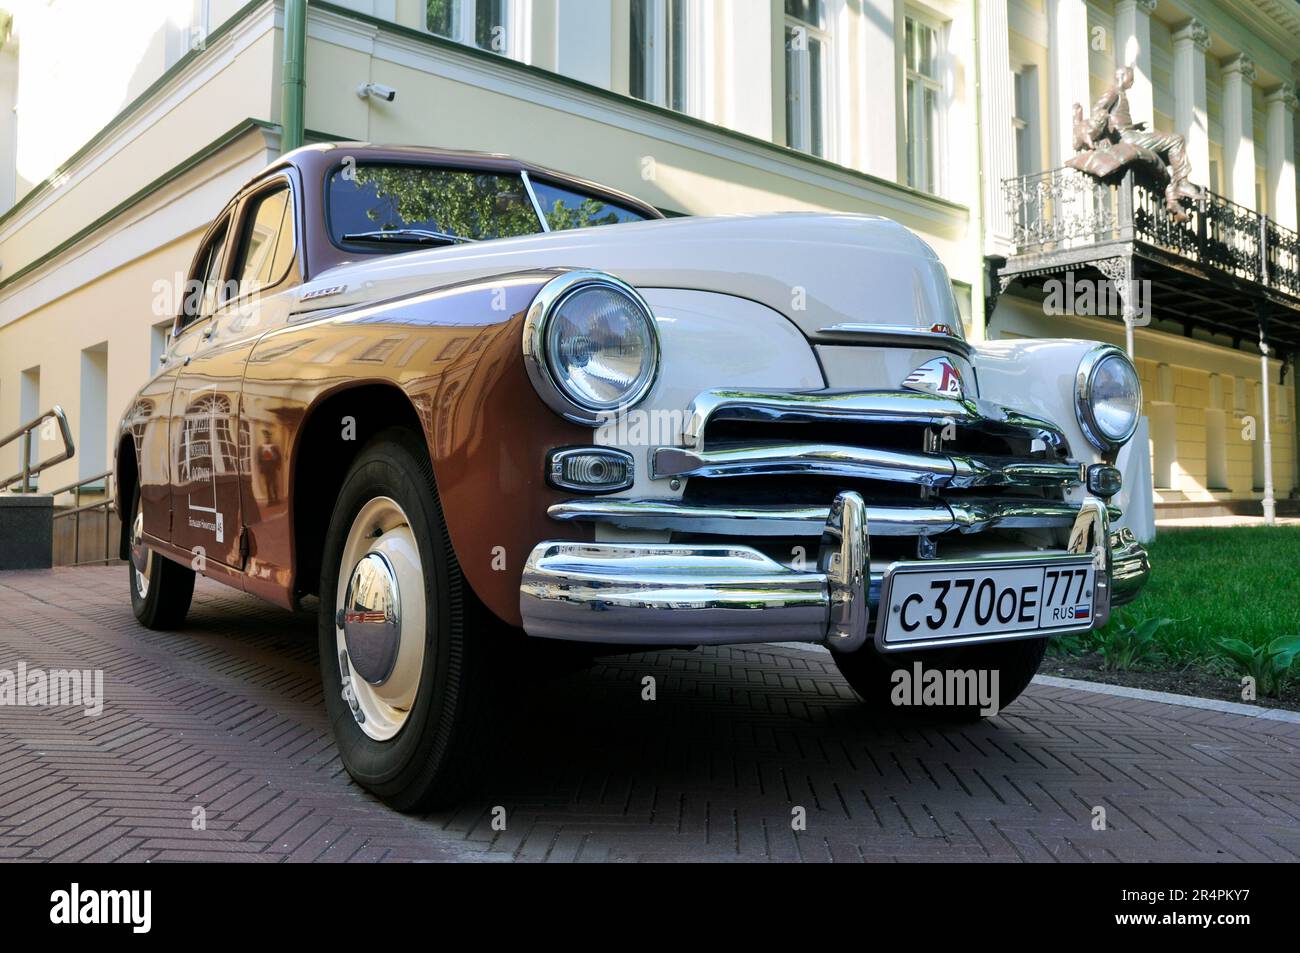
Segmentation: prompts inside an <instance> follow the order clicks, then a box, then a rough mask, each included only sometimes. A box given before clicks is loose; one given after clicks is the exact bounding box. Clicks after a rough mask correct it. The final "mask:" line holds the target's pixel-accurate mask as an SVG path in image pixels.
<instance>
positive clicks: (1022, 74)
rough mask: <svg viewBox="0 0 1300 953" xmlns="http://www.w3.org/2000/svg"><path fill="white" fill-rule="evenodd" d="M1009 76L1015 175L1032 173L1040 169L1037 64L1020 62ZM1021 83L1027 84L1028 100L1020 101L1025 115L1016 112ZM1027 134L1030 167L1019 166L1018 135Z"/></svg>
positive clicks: (1039, 113)
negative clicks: (1017, 92)
mask: <svg viewBox="0 0 1300 953" xmlns="http://www.w3.org/2000/svg"><path fill="white" fill-rule="evenodd" d="M1011 72H1012V76H1011V128H1012V135H1013V137H1014V141H1013V142H1012V148H1013V151H1014V152H1015V157H1016V175H1033V174H1034V173H1035V172H1041V171H1043V170H1042V143H1043V140H1042V123H1041V118H1040V117H1041V116H1042V109H1041V108H1040V107H1039V102H1038V64H1037V63H1021V64H1020V65H1019V66H1016V67H1015V68H1014V69H1012V71H1011ZM1022 83H1028V84H1029V102H1027V103H1021V105H1022V106H1025V107H1026V110H1025V112H1026V115H1023V116H1021V115H1019V114H1017V112H1016V88H1017V87H1019V86H1021V84H1022ZM1021 133H1027V134H1028V141H1029V151H1030V168H1021V162H1020V135H1021Z"/></svg>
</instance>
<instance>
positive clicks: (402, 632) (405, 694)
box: [320, 428, 486, 811]
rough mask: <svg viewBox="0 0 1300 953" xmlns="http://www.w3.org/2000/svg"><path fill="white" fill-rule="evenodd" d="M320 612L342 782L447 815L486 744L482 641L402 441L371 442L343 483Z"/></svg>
mask: <svg viewBox="0 0 1300 953" xmlns="http://www.w3.org/2000/svg"><path fill="white" fill-rule="evenodd" d="M320 602H321V610H320V662H321V675H322V681H323V684H324V690H325V703H326V707H327V709H328V712H329V718H330V723H331V725H332V726H333V730H334V737H335V739H336V741H337V743H338V747H339V752H340V755H341V756H342V759H343V764H344V766H345V767H346V768H347V770H348V773H349V774H351V775H352V777H353V779H355V780H356V781H357V782H358V783H359V784H361V785H362V786H363V787H366V788H368V789H369V790H371V791H373V792H374V793H375V794H376V795H378V796H379V797H380V798H382V799H383V800H384V801H386V802H387V803H388V804H389V805H391V806H392V807H395V808H397V809H398V810H403V811H415V810H430V809H433V808H435V807H439V806H442V805H446V804H449V803H451V802H453V801H454V800H455V799H456V798H457V797H458V796H459V795H460V793H461V792H462V791H463V790H464V788H465V786H466V784H467V782H468V780H469V776H468V775H469V764H470V760H471V756H472V755H473V754H474V753H475V744H476V741H477V740H478V739H479V738H480V736H481V735H482V712H483V711H484V710H485V709H486V700H485V698H484V697H483V696H484V688H483V681H484V679H483V672H484V670H485V668H486V661H485V659H484V657H483V656H484V652H485V649H486V647H485V645H484V644H483V643H484V642H485V641H486V640H485V639H484V638H483V632H482V627H481V626H480V625H479V624H478V621H479V620H480V619H481V618H482V613H481V610H479V608H478V603H477V601H476V600H475V599H474V596H473V594H472V593H471V592H470V590H469V587H468V586H467V585H466V583H465V582H464V580H463V578H462V576H461V572H460V567H459V565H458V563H457V562H456V556H455V553H454V552H453V551H452V547H451V543H450V540H449V538H448V536H447V529H446V525H445V523H444V521H443V516H442V510H441V507H440V505H439V503H438V496H437V488H436V486H435V484H434V479H433V470H432V468H431V466H430V464H429V460H428V454H427V453H426V452H425V449H424V447H423V444H422V442H421V441H420V440H419V438H418V437H415V436H414V435H413V434H411V433H410V432H409V431H406V430H402V429H400V428H398V429H392V430H388V431H385V432H383V433H381V434H379V435H377V436H376V437H375V438H374V439H373V440H372V441H370V442H369V443H368V444H367V445H366V447H365V448H363V449H362V451H361V453H360V454H359V455H358V456H357V458H356V460H355V462H354V463H353V464H352V467H351V469H350V470H349V471H348V474H347V476H346V477H345V478H344V480H343V486H342V488H341V489H340V491H339V495H338V499H337V501H336V503H335V506H334V512H333V515H332V516H331V518H330V523H329V528H328V530H327V532H326V537H325V551H324V555H323V560H322V570H321V585H320Z"/></svg>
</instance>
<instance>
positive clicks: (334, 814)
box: [0, 564, 1300, 861]
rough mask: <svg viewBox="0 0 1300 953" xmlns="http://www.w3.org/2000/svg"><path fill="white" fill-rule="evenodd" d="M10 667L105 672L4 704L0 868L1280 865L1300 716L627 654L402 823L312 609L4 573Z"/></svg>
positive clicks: (755, 652)
mask: <svg viewBox="0 0 1300 953" xmlns="http://www.w3.org/2000/svg"><path fill="white" fill-rule="evenodd" d="M19 661H23V662H25V663H26V664H27V666H28V667H29V668H33V667H40V668H45V669H53V668H100V669H103V670H104V678H105V695H106V701H105V705H104V711H103V714H102V715H100V716H99V717H97V718H87V717H85V716H84V715H82V713H81V712H80V710H79V709H68V708H13V707H0V859H4V858H22V859H59V860H82V859H90V860H117V859H121V860H135V861H141V860H155V861H158V860H182V859H184V860H188V859H204V860H259V861H278V860H284V859H291V860H334V861H343V860H510V859H516V860H529V861H534V860H552V861H554V860H591V861H601V860H765V859H767V860H799V859H802V860H817V861H821V860H853V861H858V860H932V859H933V860H947V861H960V860H989V859H992V860H1010V861H1016V860H1031V861H1053V860H1061V861H1079V860H1090V861H1091V860H1097V861H1114V860H1121V861H1141V860H1209V861H1218V860H1271V861H1286V860H1295V859H1297V857H1300V725H1296V724H1291V723H1285V722H1276V721H1266V720H1262V719H1253V718H1248V717H1243V716H1240V715H1234V714H1225V713H1221V712H1215V711H1202V710H1196V709H1192V708H1186V707H1181V706H1173V705H1165V704H1161V703H1156V702H1151V701H1142V700H1134V699H1128V698H1120V697H1111V696H1106V695H1098V694H1094V693H1090V692H1082V691H1077V690H1071V689H1064V688H1059V687H1046V686H1040V685H1035V686H1033V687H1031V688H1030V690H1029V691H1028V692H1027V693H1026V694H1025V696H1024V697H1023V698H1022V699H1021V700H1020V701H1018V702H1017V703H1016V704H1015V705H1013V706H1012V707H1010V708H1009V709H1007V710H1006V711H1005V712H1004V713H1003V714H1001V715H1000V716H998V717H997V718H994V719H992V720H990V721H987V722H984V723H981V724H978V725H974V726H964V727H956V728H954V727H936V726H929V727H909V726H907V725H905V724H902V723H894V722H884V723H882V722H880V721H878V720H876V719H874V718H873V717H871V716H870V715H869V714H868V713H867V712H865V711H864V710H863V709H862V708H861V707H860V706H859V705H858V704H857V703H856V702H855V700H854V698H853V695H852V693H851V692H850V691H849V688H848V686H847V685H846V684H845V683H844V681H843V680H842V679H841V678H840V677H839V675H838V674H837V673H836V672H835V670H834V667H833V666H831V665H830V664H829V660H828V659H826V658H825V657H824V656H821V655H818V654H814V653H810V652H807V651H800V650H797V649H789V648H783V647H768V646H764V647H757V648H717V649H709V650H702V651H696V652H659V653H655V654H650V655H638V656H623V657H619V658H617V659H615V660H613V661H609V662H605V663H602V664H601V665H599V666H598V667H596V668H594V669H592V670H590V671H589V672H583V673H579V674H577V675H573V676H569V677H566V678H564V679H560V680H558V681H555V682H551V683H549V684H546V685H544V687H542V688H540V689H539V690H538V691H537V692H536V695H535V697H531V698H528V699H526V700H523V701H521V702H520V703H519V704H520V710H518V711H511V712H506V713H503V717H502V725H501V737H500V739H498V740H497V741H496V742H495V743H494V744H493V746H492V747H491V748H490V749H489V750H485V751H484V752H483V757H484V759H485V760H486V762H487V763H488V764H489V765H491V769H490V771H489V772H488V777H487V779H486V781H485V783H484V786H483V793H482V794H481V795H476V796H475V797H474V799H472V800H471V801H469V802H468V803H466V804H465V805H464V806H463V807H462V808H461V809H460V810H458V811H455V812H452V813H447V814H440V815H436V816H429V817H404V816H402V815H399V814H396V813H393V812H392V811H389V810H388V809H387V808H385V807H384V806H383V805H382V804H380V803H378V802H377V801H375V800H374V799H373V798H371V797H369V796H368V795H367V794H365V793H364V792H363V791H361V790H360V789H359V788H357V787H356V786H355V785H353V784H352V783H351V782H350V781H349V780H348V777H347V775H346V774H345V773H344V772H343V770H342V767H341V766H340V764H339V761H338V758H337V757H336V755H335V752H334V747H333V744H332V742H331V740H330V737H329V732H328V730H327V725H326V723H325V718H324V714H323V706H322V703H321V698H320V688H319V680H318V677H317V672H316V650H315V640H314V620H313V619H312V618H311V617H309V616H291V615H289V614H287V613H285V612H283V611H281V610H278V609H275V608H273V607H270V606H266V605H263V604H261V603H258V602H256V601H255V600H253V599H250V598H246V597H243V596H241V595H239V594H237V593H233V592H231V591H230V590H227V589H224V588H221V587H218V586H217V585H215V584H212V583H209V582H207V581H205V580H200V583H199V586H198V589H197V592H196V596H195V605H194V609H193V610H192V612H191V615H190V619H189V622H188V623H187V626H186V629H185V631H183V632H176V633H161V632H150V631H147V630H145V629H142V628H141V627H139V626H138V625H137V624H136V623H135V620H134V619H133V617H132V615H131V609H130V604H129V601H128V596H127V589H126V569H125V568H124V567H123V566H122V565H120V564H119V565H115V566H111V567H108V568H104V569H98V568H96V569H67V570H55V571H53V572H42V573H3V574H0V669H10V670H13V669H15V668H16V666H17V664H18V662H19ZM645 675H653V676H655V678H656V680H657V688H658V692H657V694H658V698H657V700H656V701H653V702H645V701H642V700H641V679H642V677H643V676H645ZM497 805H500V806H502V807H504V808H505V810H506V820H507V825H506V829H505V830H504V831H496V830H494V829H493V827H492V823H491V820H492V809H493V808H494V807H495V806H497ZM795 806H801V807H803V808H805V809H806V812H807V830H806V831H802V832H798V833H796V832H794V831H792V830H791V811H792V808H793V807H795ZM1098 806H1100V807H1104V808H1105V810H1106V820H1107V829H1106V830H1104V831H1096V830H1093V829H1092V817H1093V813H1092V812H1093V809H1094V807H1098ZM195 807H202V808H203V809H204V811H205V812H206V829H205V830H194V829H193V827H192V820H193V816H194V808H195Z"/></svg>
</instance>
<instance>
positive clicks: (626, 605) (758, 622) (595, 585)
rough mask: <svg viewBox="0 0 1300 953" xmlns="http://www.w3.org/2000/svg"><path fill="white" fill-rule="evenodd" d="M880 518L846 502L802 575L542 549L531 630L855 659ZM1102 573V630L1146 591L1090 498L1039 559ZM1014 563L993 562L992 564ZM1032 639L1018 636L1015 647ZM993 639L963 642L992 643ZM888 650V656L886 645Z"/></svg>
mask: <svg viewBox="0 0 1300 953" xmlns="http://www.w3.org/2000/svg"><path fill="white" fill-rule="evenodd" d="M870 512H871V511H870V510H869V508H868V507H867V506H866V504H865V503H864V502H863V499H862V497H861V496H860V495H859V494H857V493H853V492H845V493H841V494H840V495H839V496H838V497H836V499H835V502H834V504H833V505H832V506H831V508H830V511H829V513H828V514H827V517H826V521H825V526H824V528H823V532H822V538H821V547H820V551H819V553H818V558H817V566H816V567H815V568H812V567H809V568H807V569H797V568H792V567H790V566H787V565H784V564H782V563H780V562H777V561H776V560H775V559H772V558H771V557H770V556H767V555H765V554H764V553H762V552H760V551H759V550H757V549H754V548H752V547H749V546H743V545H728V544H701V545H690V544H682V545H677V544H643V543H574V542H545V543H540V544H539V545H538V546H537V547H536V548H534V549H533V551H532V553H531V554H530V555H529V558H528V562H527V565H526V566H525V567H524V574H523V580H522V583H521V585H520V590H519V606H520V611H521V613H522V615H523V622H524V629H525V630H526V631H527V632H528V634H529V635H532V636H538V637H541V638H551V639H567V640H573V641H582V642H600V643H607V644H628V645H665V646H671V645H704V644H726V643H743V642H778V641H780V642H818V643H824V644H827V645H829V646H831V647H833V648H836V649H838V650H840V651H853V650H854V649H857V648H859V647H860V646H862V645H863V644H865V643H866V642H867V640H868V639H871V638H873V637H874V636H875V635H876V633H875V631H874V630H875V627H874V625H873V623H874V620H875V615H876V609H877V607H878V605H879V599H880V587H881V583H882V581H883V579H884V575H885V574H884V572H872V571H871V569H870V566H871V562H870V538H869V535H868V522H869V515H870ZM1084 554H1091V555H1092V557H1093V560H1094V568H1095V570H1096V573H1095V579H1096V586H1095V590H1094V593H1093V616H1094V619H1093V625H1094V626H1101V625H1105V623H1106V621H1107V619H1108V618H1109V615H1110V607H1111V605H1112V602H1118V601H1125V599H1126V597H1127V598H1131V596H1132V594H1135V593H1136V592H1137V590H1138V589H1140V588H1141V586H1142V584H1143V583H1144V582H1145V580H1146V575H1147V573H1148V572H1149V565H1148V563H1147V559H1146V553H1145V551H1144V550H1143V549H1142V547H1141V545H1140V544H1139V543H1138V542H1137V540H1136V539H1134V538H1133V537H1132V534H1127V535H1126V533H1125V532H1122V531H1121V532H1118V533H1116V534H1114V536H1112V534H1111V532H1110V514H1109V512H1108V510H1107V508H1106V506H1105V504H1104V503H1102V502H1101V501H1100V500H1098V499H1094V498H1088V499H1086V500H1085V501H1084V503H1083V505H1082V506H1081V507H1079V508H1078V509H1077V510H1076V511H1075V512H1074V515H1073V520H1072V524H1071V530H1070V536H1069V543H1068V544H1067V547H1066V549H1064V550H1061V551H1057V552H1055V553H1053V552H1044V553H1036V554H1035V556H1037V557H1041V558H1045V559H1050V558H1052V557H1053V556H1059V557H1061V558H1072V559H1076V560H1077V558H1078V556H1079V555H1084ZM998 561H1005V560H1004V559H1001V558H999V557H990V558H989V562H990V563H994V562H998ZM1017 637H1023V633H1012V634H1009V635H1007V636H1006V638H1017ZM996 638H997V637H996V636H995V637H993V638H992V639H991V638H989V637H987V636H980V637H977V638H974V639H969V640H951V641H949V642H946V643H945V644H961V643H962V642H964V641H993V640H996ZM877 647H878V648H881V649H884V648H885V646H883V645H882V644H881V643H880V642H879V640H878V639H877Z"/></svg>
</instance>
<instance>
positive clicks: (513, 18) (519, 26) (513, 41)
mask: <svg viewBox="0 0 1300 953" xmlns="http://www.w3.org/2000/svg"><path fill="white" fill-rule="evenodd" d="M477 9H478V0H453V2H452V24H451V30H452V33H453V35H452V36H445V37H443V39H446V40H454V41H456V42H457V43H461V44H463V45H465V46H471V47H473V48H474V49H476V50H481V49H484V47H481V46H479V45H478V43H477V42H476V41H475V38H474V16H475V13H476V12H477ZM503 13H504V20H505V22H504V23H503V24H502V27H503V29H504V32H505V41H506V48H505V49H504V50H493V49H491V48H490V47H489V48H487V49H486V52H488V53H496V54H498V55H499V56H505V57H508V58H509V59H512V60H518V61H519V62H521V63H528V62H530V61H531V58H532V32H533V31H532V23H533V0H505V5H504V10H503ZM424 29H425V31H426V32H429V33H433V31H432V30H431V29H429V21H428V16H427V14H426V16H425V21H424ZM433 35H434V36H442V34H441V33H434V34H433Z"/></svg>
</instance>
